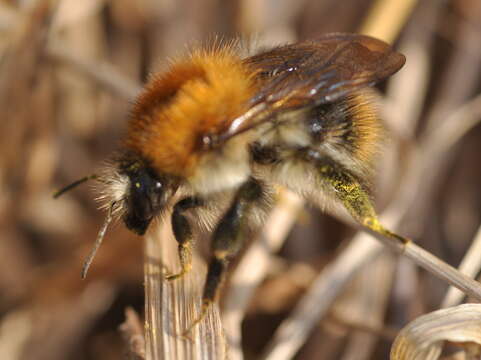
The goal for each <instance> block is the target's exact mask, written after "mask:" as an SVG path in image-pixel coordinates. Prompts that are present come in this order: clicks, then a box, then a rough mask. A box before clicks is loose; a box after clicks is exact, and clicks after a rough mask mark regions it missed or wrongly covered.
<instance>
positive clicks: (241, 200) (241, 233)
mask: <svg viewBox="0 0 481 360" xmlns="http://www.w3.org/2000/svg"><path fill="white" fill-rule="evenodd" d="M262 196H263V188H262V185H261V184H260V183H259V182H258V181H257V180H255V179H253V178H251V179H249V180H248V181H246V182H245V183H244V184H243V185H242V186H241V187H240V188H239V190H238V191H237V193H236V195H235V197H234V200H233V202H232V205H231V206H230V208H229V209H228V210H227V212H226V213H225V214H224V216H223V217H222V219H221V220H220V222H219V224H218V225H217V228H216V229H215V231H214V234H213V237H212V245H211V248H212V255H213V257H212V260H211V261H210V263H209V268H208V272H207V278H206V282H205V285H204V292H203V295H202V310H201V313H200V315H199V317H198V318H197V319H196V320H195V321H194V322H193V323H192V324H191V326H190V327H189V328H188V329H187V330H186V333H188V332H189V331H190V330H191V329H192V328H193V327H194V326H195V325H197V324H198V323H199V322H200V321H202V319H204V317H205V316H206V314H207V311H208V309H209V307H210V305H211V304H212V303H213V302H214V301H215V300H216V298H217V295H218V292H219V288H220V286H221V285H222V282H223V281H224V278H225V275H226V270H227V265H228V264H229V260H230V259H231V258H232V257H234V256H235V255H236V254H237V253H238V252H239V250H240V249H241V248H242V246H243V244H244V241H243V240H244V237H245V234H246V231H247V229H248V228H249V224H248V219H249V216H248V214H249V213H250V212H251V210H252V207H253V206H255V202H256V201H258V200H259V199H260V198H261V197H262Z"/></svg>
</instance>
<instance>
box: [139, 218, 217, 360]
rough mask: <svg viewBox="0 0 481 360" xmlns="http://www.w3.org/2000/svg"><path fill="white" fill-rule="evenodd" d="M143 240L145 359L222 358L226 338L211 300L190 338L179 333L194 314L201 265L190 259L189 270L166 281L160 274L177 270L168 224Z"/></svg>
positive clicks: (197, 307) (199, 293) (201, 279)
mask: <svg viewBox="0 0 481 360" xmlns="http://www.w3.org/2000/svg"><path fill="white" fill-rule="evenodd" d="M145 241H146V247H145V256H146V259H145V265H144V266H145V270H144V276H145V342H146V359H148V360H160V359H163V360H168V359H175V360H182V359H194V360H197V359H205V360H213V359H224V358H225V357H226V342H225V339H224V334H223V329H222V325H221V321H220V315H219V309H218V307H217V305H216V304H214V305H213V306H212V307H211V309H210V310H209V313H208V315H207V317H206V318H205V319H204V320H203V321H201V322H200V323H199V324H198V325H197V326H196V327H194V329H193V330H192V331H191V332H190V334H189V337H190V339H187V338H185V337H183V336H182V333H184V331H185V330H186V329H187V328H188V327H189V326H190V325H191V324H192V323H193V322H194V321H195V319H196V318H197V316H198V315H199V313H200V299H201V297H202V284H203V283H204V279H205V273H206V271H205V270H206V267H205V264H202V263H201V262H200V261H199V260H194V264H193V269H194V270H192V271H190V272H189V273H188V274H186V275H185V276H183V277H182V278H180V279H177V280H174V281H167V280H166V279H165V276H166V274H167V273H170V272H173V271H175V270H176V269H179V264H178V255H177V246H176V244H175V240H174V238H173V235H172V233H171V231H170V226H169V224H168V223H167V224H165V225H163V226H160V227H159V229H158V230H157V231H153V232H152V233H151V234H149V235H148V236H146V239H145Z"/></svg>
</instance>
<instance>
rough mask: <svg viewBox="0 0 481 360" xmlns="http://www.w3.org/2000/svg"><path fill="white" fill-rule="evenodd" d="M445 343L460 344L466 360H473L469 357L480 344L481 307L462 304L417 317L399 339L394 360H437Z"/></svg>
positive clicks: (393, 356)
mask: <svg viewBox="0 0 481 360" xmlns="http://www.w3.org/2000/svg"><path fill="white" fill-rule="evenodd" d="M445 341H451V342H455V343H460V345H461V346H463V347H465V351H466V352H467V353H468V357H467V358H468V359H474V357H469V356H471V355H469V354H472V353H473V351H477V350H476V348H477V349H478V350H479V346H480V345H481V304H464V305H459V306H456V307H452V308H448V309H443V310H438V311H434V312H432V313H429V314H427V315H424V316H420V317H418V318H417V319H416V320H414V321H412V322H411V323H409V325H407V326H406V327H405V328H403V329H402V330H401V332H400V333H399V335H398V336H397V337H396V340H395V341H394V344H393V347H392V349H391V360H435V359H438V358H439V356H440V355H441V352H442V348H443V344H444V342H445ZM473 343H474V344H477V346H473ZM476 358H477V359H479V357H476Z"/></svg>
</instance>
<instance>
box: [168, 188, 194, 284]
mask: <svg viewBox="0 0 481 360" xmlns="http://www.w3.org/2000/svg"><path fill="white" fill-rule="evenodd" d="M202 205H203V201H202V200H201V199H199V198H196V197H188V198H185V199H182V200H180V201H179V202H178V203H177V204H175V206H174V211H173V212H172V230H173V232H174V236H175V239H176V240H177V242H178V244H179V260H180V265H181V271H180V272H179V273H177V274H171V275H168V276H167V277H166V278H167V280H175V279H178V278H180V277H182V276H183V275H185V274H186V273H188V272H189V271H190V269H191V267H192V239H193V234H192V228H191V226H190V224H189V221H188V220H187V217H186V216H185V212H186V211H187V210H189V209H193V208H196V207H199V206H202Z"/></svg>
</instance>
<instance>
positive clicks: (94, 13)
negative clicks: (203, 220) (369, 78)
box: [0, 0, 481, 360]
mask: <svg viewBox="0 0 481 360" xmlns="http://www.w3.org/2000/svg"><path fill="white" fill-rule="evenodd" d="M400 4H403V5H402V6H401V7H399V5H400ZM389 5H393V6H394V7H390V6H389ZM411 5H412V6H413V7H412V8H411V7H410V6H411ZM332 31H351V32H354V31H363V32H367V33H370V34H374V35H376V36H378V37H381V38H384V39H386V40H387V41H390V42H392V43H394V44H395V46H396V47H397V48H398V49H400V51H401V52H403V53H404V54H405V55H406V56H407V59H408V62H407V64H406V66H405V68H403V69H402V70H401V71H400V73H399V74H397V75H396V76H395V77H394V78H393V79H392V80H390V81H389V83H388V84H387V86H384V88H383V89H382V91H383V92H384V93H385V94H386V96H385V101H384V103H383V104H382V112H383V118H384V120H385V123H386V127H387V128H388V129H389V130H390V137H389V140H387V141H386V147H385V151H384V152H383V153H382V154H381V156H380V158H379V164H378V166H379V170H380V171H379V176H378V178H377V179H375V180H374V182H375V183H376V184H377V185H376V186H375V189H376V191H375V195H376V199H377V208H378V209H380V210H382V209H385V210H384V211H380V212H382V213H383V219H384V222H386V223H387V224H389V225H390V226H391V227H392V228H393V229H395V230H397V231H398V232H399V233H401V234H403V235H406V236H409V237H411V238H413V239H415V241H416V242H417V243H418V244H419V245H420V246H422V247H423V248H425V249H427V250H429V251H430V252H431V253H433V254H436V256H438V257H439V258H441V259H443V260H445V261H446V262H447V263H449V264H451V265H453V266H455V267H458V266H459V265H460V263H461V261H462V259H463V258H465V260H464V261H463V263H462V265H461V267H462V269H463V271H465V272H466V273H468V274H470V276H472V277H476V276H477V275H478V271H479V267H480V265H481V256H480V255H479V254H480V250H479V247H480V243H481V230H480V228H479V227H480V224H481V186H480V184H481V166H480V164H481V159H480V154H481V129H480V127H479V126H477V124H478V122H479V121H480V120H481V80H480V79H481V2H480V1H479V0H446V1H441V0H422V1H418V2H416V1H396V0H394V1H389V0H384V1H382V0H380V1H374V0H343V1H339V0H322V1H321V0H302V1H293V0H242V1H241V0H238V1H235V0H229V1H220V0H217V1H214V0H190V1H189V0H110V1H109V0H83V1H78V0H63V1H58V2H56V1H47V0H30V1H13V0H4V1H2V2H0V57H1V61H0V109H1V111H2V120H1V121H0V137H1V141H0V147H1V149H0V190H1V192H0V212H1V216H0V224H1V225H0V259H1V261H0V294H1V296H0V358H1V359H12V360H17V359H19V360H20V359H22V360H23V359H36V360H43V359H45V360H47V359H48V360H51V359H72V360H77V359H78V360H80V359H92V360H93V359H103V360H109V359H119V358H129V359H143V358H147V359H149V360H150V359H161V358H166V359H181V358H194V357H195V356H199V355H202V358H206V359H207V358H213V359H216V358H223V357H224V353H225V352H226V351H228V352H229V358H231V359H240V358H241V357H242V356H244V358H246V359H253V358H263V359H264V358H265V359H276V360H277V359H289V358H293V357H295V358H296V359H320V360H329V359H343V360H348V359H353V360H357V359H387V358H388V357H389V352H390V348H391V345H392V343H393V340H394V338H395V336H396V335H397V334H398V332H399V331H400V329H401V328H402V327H404V326H405V325H406V324H407V323H408V322H409V321H411V320H413V319H415V318H417V317H419V316H421V315H423V314H426V313H428V312H431V311H434V310H437V309H440V308H442V307H448V306H453V305H457V304H459V303H461V302H467V301H469V300H470V299H469V298H467V299H466V298H464V297H463V296H462V295H460V293H459V292H456V291H453V290H449V291H448V284H447V283H446V282H445V281H441V280H438V279H437V278H436V277H434V276H433V275H432V274H430V273H427V272H426V271H424V270H421V269H420V268H419V267H417V266H416V265H414V263H413V262H411V261H410V260H407V259H406V258H404V257H399V256H396V255H394V253H392V252H389V251H388V250H386V248H384V247H382V246H381V245H380V244H379V243H378V242H376V241H375V240H372V239H371V238H370V237H369V235H367V234H363V233H356V230H355V229H354V228H353V227H352V226H348V225H345V221H346V220H345V219H337V218H334V217H332V216H329V215H326V214H321V213H320V212H319V211H317V210H315V209H310V208H307V210H303V209H305V207H303V204H302V203H301V202H300V201H299V199H297V198H296V197H293V196H292V195H291V194H288V193H282V195H281V196H280V201H279V205H278V206H277V207H276V209H275V210H274V212H273V214H272V216H271V218H270V219H269V222H268V223H267V224H266V227H265V229H264V230H263V231H262V232H261V233H260V234H259V235H258V239H257V241H256V242H253V243H252V245H251V246H250V248H249V249H248V250H247V251H246V253H245V254H244V256H243V257H242V258H241V259H240V260H239V262H238V263H237V264H236V266H235V269H233V271H232V274H231V276H230V279H229V283H228V286H227V287H226V289H225V291H224V296H223V298H222V301H221V306H220V314H221V315H220V317H219V312H218V311H217V309H215V311H213V312H212V313H211V314H210V315H209V319H208V321H206V322H205V324H203V325H202V327H201V328H200V330H199V331H196V332H195V333H194V334H193V337H194V340H200V343H199V342H195V341H194V342H190V341H186V340H184V339H180V338H179V337H176V336H175V332H176V329H178V328H179V326H180V328H181V327H182V326H185V324H187V323H188V322H189V320H188V319H189V317H192V316H194V314H195V312H196V311H198V307H197V308H196V307H195V306H193V304H194V303H195V304H196V306H197V303H196V300H198V295H196V294H197V293H198V291H199V287H200V286H202V276H201V275H202V272H200V271H197V270H196V272H195V273H194V274H192V276H191V277H189V278H187V279H185V280H184V281H182V282H177V283H175V284H173V285H172V284H167V285H166V284H165V283H164V282H163V281H162V279H163V275H162V272H163V271H164V268H163V266H167V267H170V268H171V267H172V266H176V263H175V261H176V257H175V256H173V255H172V252H171V249H170V248H169V247H170V246H171V243H169V241H168V238H169V236H168V233H167V232H168V228H163V229H159V232H158V233H152V236H150V237H149V238H148V240H147V246H144V245H143V242H142V239H139V238H136V237H135V236H134V235H132V234H131V233H129V232H128V231H127V230H125V229H124V228H123V227H122V226H116V227H114V228H113V229H111V230H110V231H109V233H108V235H107V238H106V242H105V244H104V246H103V248H102V249H101V250H100V252H99V254H98V256H97V258H96V260H95V262H94V264H93V266H92V268H91V272H90V274H89V277H88V278H87V280H85V281H82V280H81V279H80V269H81V266H82V262H83V259H84V258H85V256H86V255H87V254H88V251H89V249H90V247H91V245H92V243H93V241H94V239H95V236H96V233H97V231H98V229H99V227H100V226H101V223H102V217H103V215H102V214H101V213H100V212H99V210H98V209H97V208H96V204H95V201H94V199H93V197H94V195H93V192H92V191H91V189H89V187H88V186H84V187H82V188H79V189H76V190H75V191H73V192H71V193H69V194H68V195H66V196H64V197H63V198H61V199H59V200H56V201H54V200H53V199H52V197H51V194H52V192H53V191H54V190H55V189H57V188H58V187H60V186H62V185H64V184H67V183H69V182H71V181H74V180H76V179H78V178H81V177H83V176H85V175H88V174H91V173H92V172H94V171H95V170H96V169H97V168H98V167H99V165H100V164H101V162H102V161H103V160H104V159H105V158H106V157H107V156H108V155H109V154H110V153H111V152H112V151H113V150H115V149H116V146H117V145H118V140H119V139H120V137H121V135H122V132H123V130H124V128H125V121H126V116H127V114H128V109H129V104H130V101H131V100H132V99H133V97H134V96H135V94H136V93H137V92H138V89H139V88H140V86H141V84H142V83H143V82H144V81H145V79H146V77H147V76H148V74H149V72H150V71H152V70H154V69H158V68H161V67H162V63H163V62H164V61H165V60H166V59H167V58H168V57H169V56H173V55H175V54H177V53H179V52H182V51H183V50H184V49H185V44H187V43H192V42H193V41H196V40H205V39H209V38H212V35H213V34H220V35H222V36H224V37H232V36H235V35H236V34H244V35H251V34H254V33H259V34H261V37H260V39H261V41H262V42H263V43H266V44H273V43H282V42H286V41H294V40H296V39H305V38H310V37H314V36H316V35H317V34H321V33H325V32H332ZM159 239H162V242H159ZM204 245H205V244H202V243H199V244H198V246H199V247H202V246H204ZM160 248H162V250H161V249H160ZM144 250H145V252H146V253H147V255H146V256H144V255H143V253H144ZM174 255H175V253H174ZM465 255H466V256H465ZM143 259H144V261H143ZM203 266H204V265H203V261H202V260H201V259H200V258H199V259H198V261H197V262H196V264H195V268H196V269H202V268H203ZM144 270H145V271H144ZM144 272H145V274H144ZM144 284H145V285H146V286H145V289H146V293H147V297H146V301H145V304H146V307H145V309H146V311H144V298H145V297H144ZM460 309H461V310H463V309H465V308H460ZM469 309H470V310H472V309H471V308H469ZM461 310H459V311H455V312H456V314H461V315H459V316H465V315H466V313H463V311H461ZM473 311H474V310H473ZM443 315H444V313H443ZM434 317H435V318H436V320H440V317H439V316H437V315H436V314H435V315H434ZM144 319H146V321H147V322H148V326H147V327H145V333H144V324H143V321H144ZM173 319H175V321H178V323H176V322H175V321H174V320H173ZM219 319H222V323H223V326H224V330H225V332H224V331H222V330H221V326H220V322H219ZM443 319H445V318H443ZM473 319H474V320H476V317H475V316H474V315H473V316H472V317H469V318H468V319H467V320H466V319H465V318H463V321H470V325H469V326H472V327H473V328H474V329H478V328H479V322H478V323H476V322H474V324H473ZM173 323H174V325H172V324H173ZM437 325H438V324H437ZM443 325H446V323H443ZM172 326H177V328H175V327H172ZM165 329H167V330H165ZM453 331H454V335H453V332H451V333H450V337H447V338H448V339H450V340H451V341H450V342H449V344H448V345H449V346H447V347H446V349H445V351H444V353H443V356H444V357H445V358H446V359H462V358H463V357H461V354H460V350H462V349H464V348H465V346H464V344H465V343H464V342H463V341H460V340H459V338H460V337H459V336H457V335H459V334H460V331H461V330H459V329H454V330H453ZM406 334H407V332H406ZM437 335H439V332H438V333H437ZM406 336H407V335H406ZM453 339H454V340H453ZM418 340H420V339H418ZM424 340H425V339H424V338H423V341H424ZM466 341H470V343H469V344H470V345H469V346H468V348H469V349H470V350H469V354H471V355H469V356H471V357H470V358H472V359H475V358H477V357H476V356H479V355H477V354H479V349H478V350H476V349H477V347H476V346H474V345H473V344H474V342H476V341H477V340H476V338H469V340H466ZM427 342H429V341H428V340H427ZM226 343H227V345H226ZM398 343H399V341H398ZM199 344H200V345H199ZM212 349H215V351H214V350H212ZM463 356H464V355H463ZM199 358H200V357H199ZM466 358H469V357H466ZM398 359H405V357H399V358H398Z"/></svg>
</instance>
